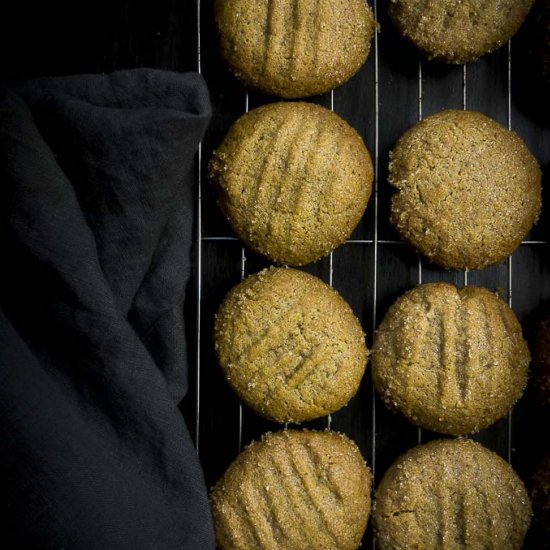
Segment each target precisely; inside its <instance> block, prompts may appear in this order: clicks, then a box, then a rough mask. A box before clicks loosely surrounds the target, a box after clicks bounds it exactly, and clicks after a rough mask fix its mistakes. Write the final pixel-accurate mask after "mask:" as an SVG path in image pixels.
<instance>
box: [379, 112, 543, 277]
mask: <svg viewBox="0 0 550 550" xmlns="http://www.w3.org/2000/svg"><path fill="white" fill-rule="evenodd" d="M388 179H389V182H390V183H391V185H392V186H393V187H395V189H396V190H397V191H396V193H395V194H394V195H393V197H392V200H391V222H392V224H393V225H394V227H395V228H396V229H397V230H398V231H399V233H401V235H402V236H403V237H404V238H405V239H406V240H407V241H408V242H409V243H411V244H412V245H413V246H414V247H415V248H416V249H417V250H419V251H420V252H421V253H422V254H423V255H424V256H425V257H426V258H428V259H429V260H430V261H431V262H433V263H435V264H438V265H441V266H443V267H446V268H449V269H483V268H485V267H487V266H489V265H493V264H496V263H498V262H500V261H502V260H504V259H505V258H507V257H508V256H509V255H510V254H511V253H512V252H513V251H514V250H515V249H516V248H517V247H518V246H519V245H520V244H521V241H522V239H523V238H524V237H525V235H526V234H527V233H528V232H529V230H530V229H531V227H532V225H533V224H534V223H535V222H536V220H537V218H538V215H539V212H540V208H541V171H540V168H539V166H538V163H537V161H536V159H535V158H534V157H533V155H531V153H530V152H529V151H528V149H527V147H526V146H525V144H524V143H523V141H522V140H521V139H520V138H519V137H518V136H517V135H516V134H515V133H513V132H511V131H509V130H507V129H506V128H504V127H503V126H501V125H500V124H499V123H497V122H496V121H494V120H492V119H490V118H488V117H486V116H485V115H482V114H481V113H477V112H472V111H454V110H448V111H442V112H440V113H438V114H436V115H433V116H430V117H428V118H426V119H424V120H422V121H421V122H419V123H418V124H416V125H415V126H413V127H412V128H410V129H409V130H408V131H407V132H405V134H403V136H401V138H399V140H398V141H397V144H396V145H395V148H394V149H393V151H392V152H391V153H390V166H389V177H388Z"/></svg>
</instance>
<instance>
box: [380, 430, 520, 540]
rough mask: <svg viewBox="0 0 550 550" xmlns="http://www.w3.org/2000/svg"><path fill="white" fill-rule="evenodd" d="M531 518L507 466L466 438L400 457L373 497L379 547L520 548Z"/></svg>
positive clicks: (438, 442) (430, 445)
mask: <svg viewBox="0 0 550 550" xmlns="http://www.w3.org/2000/svg"><path fill="white" fill-rule="evenodd" d="M530 520H531V503H530V502H529V496H528V494H527V491H526V489H525V487H524V485H523V483H522V482H521V480H520V479H519V477H518V476H517V474H516V473H515V472H514V470H512V468H511V466H510V465H509V464H508V463H507V462H505V461H504V460H503V459H502V458H500V457H499V456H498V455H497V454H495V453H493V452H491V451H489V450H488V449H486V448H484V447H483V446H481V445H480V444H478V443H474V442H473V441H470V440H467V439H445V440H443V439H440V440H436V441H431V442H430V443H427V444H426V445H419V446H418V447H415V448H414V449H411V450H410V451H408V452H407V453H406V454H404V455H402V456H401V457H399V458H398V459H397V460H396V461H395V462H394V463H393V465H392V466H391V467H390V468H389V470H388V471H387V472H386V474H385V475H384V478H383V479H382V482H381V483H380V485H379V487H378V490H377V492H376V496H375V503H374V507H373V525H374V533H375V537H376V543H377V548H379V549H380V550H389V549H391V550H399V549H407V548H449V549H451V548H453V549H455V548H456V549H458V548H499V549H504V548H506V549H509V550H513V549H519V548H521V545H522V542H523V538H524V536H525V533H526V532H527V529H528V527H529V523H530Z"/></svg>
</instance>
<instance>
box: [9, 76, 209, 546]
mask: <svg viewBox="0 0 550 550" xmlns="http://www.w3.org/2000/svg"><path fill="white" fill-rule="evenodd" d="M209 117H210V107H209V99H208V93H207V89H206V86H205V84H204V82H203V80H202V78H201V77H200V76H199V75H196V74H191V73H189V74H175V73H166V72H162V71H155V70H148V69H138V70H131V71H119V72H116V73H112V74H110V75H82V76H76V77H60V78H52V79H37V80H33V81H26V82H23V83H9V84H7V85H6V86H4V88H3V90H2V91H1V92H0V119H1V122H0V174H1V177H0V208H1V211H2V226H3V227H2V231H1V242H2V244H3V250H4V258H5V262H3V263H4V269H3V271H4V282H3V284H2V285H0V294H1V300H2V315H1V316H0V335H1V340H2V346H1V348H0V430H1V431H2V435H3V437H2V440H3V441H2V444H1V445H0V476H1V481H2V485H3V499H2V521H3V524H4V528H5V531H6V532H8V533H9V534H10V535H12V536H13V537H14V540H16V541H18V542H19V544H18V546H17V547H28V548H56V549H60V548H86V549H88V548H90V549H95V548H98V549H99V548H102V549H111V548H113V549H115V548H116V549H123V548H132V549H134V550H135V549H141V548H143V549H156V548H158V549H159V550H160V549H172V548H174V549H175V548H178V549H181V548H186V549H187V548H189V549H193V548H197V549H198V548H201V549H202V548H211V547H212V548H213V547H214V542H213V534H212V526H211V519H210V512H209V509H208V501H207V497H206V490H205V487H204V481H203V477H202V472H201V469H200V465H199V463H198V459H197V456H196V453H195V451H194V448H193V445H192V442H191V440H190V437H189V434H188V431H187V429H186V427H185V424H184V421H183V418H182V417H181V414H180V412H179V410H178V403H179V402H180V401H181V399H182V398H183V396H184V395H185V393H186V391H187V365H186V353H185V324H184V318H183V301H184V298H185V290H186V285H187V282H188V278H189V273H190V258H189V254H190V247H191V243H192V234H193V209H194V189H193V181H194V177H193V174H194V161H195V160H194V159H195V152H196V149H197V146H198V143H199V141H200V139H201V138H202V135H203V133H204V131H205V129H206V126H207V124H208V121H209Z"/></svg>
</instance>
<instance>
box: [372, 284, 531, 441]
mask: <svg viewBox="0 0 550 550" xmlns="http://www.w3.org/2000/svg"><path fill="white" fill-rule="evenodd" d="M371 362H372V367H371V368H372V377H373V382H374V385H375V387H376V390H377V391H378V393H379V394H380V396H381V398H382V399H383V400H384V402H385V403H386V405H387V406H388V407H390V408H391V409H393V410H396V411H398V412H399V413H401V414H402V415H404V416H405V417H406V418H407V419H408V420H410V421H411V422H413V423H414V424H417V425H418V426H421V427H423V428H427V429H430V430H433V431H436V432H440V433H447V434H453V435H461V434H467V433H471V432H477V431H479V430H480V429H482V428H485V427H487V426H490V425H491V424H493V423H494V422H496V421H497V420H498V419H500V418H502V417H503V416H505V415H506V414H507V412H508V411H509V410H510V408H511V407H512V405H513V404H514V403H515V402H516V401H517V399H518V398H519V397H520V396H521V394H522V393H523V390H524V389H525V385H526V383H527V375H528V367H529V350H528V347H527V344H526V342H525V341H524V339H523V337H522V333H521V326H520V324H519V323H518V321H517V319H516V317H515V315H514V313H513V311H512V310H511V309H510V308H509V307H508V305H507V304H505V303H504V302H503V301H502V300H501V299H500V298H498V297H497V296H496V295H495V294H492V293H490V292H489V291H487V290H485V289H482V288H478V287H475V286H467V287H465V288H463V289H461V290H458V289H457V288H456V287H455V286H453V285H450V284H446V283H429V284H424V285H420V286H418V287H416V288H414V289H412V290H410V291H408V292H406V293H405V294H404V295H403V296H401V297H400V298H398V299H397V301H396V302H395V303H394V304H393V305H392V306H391V307H390V309H389V311H388V313H387V314H386V316H385V318H384V320H383V321H382V323H381V324H380V326H379V328H378V330H377V332H376V334H375V338H374V344H373V351H372V357H371Z"/></svg>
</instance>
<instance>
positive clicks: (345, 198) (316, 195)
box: [210, 103, 373, 265]
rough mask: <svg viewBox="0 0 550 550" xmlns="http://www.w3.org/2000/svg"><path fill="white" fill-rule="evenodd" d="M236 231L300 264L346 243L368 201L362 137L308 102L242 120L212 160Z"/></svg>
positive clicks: (264, 250) (273, 107)
mask: <svg viewBox="0 0 550 550" xmlns="http://www.w3.org/2000/svg"><path fill="white" fill-rule="evenodd" d="M210 179H211V181H212V182H213V183H214V185H215V186H216V188H217V191H218V203H219V205H220V207H221V209H222V210H223V212H224V213H225V215H226V216H227V217H228V219H229V221H230V223H231V225H232V227H233V230H234V231H235V233H236V234H237V235H238V236H239V238H240V239H242V240H243V241H244V242H245V243H247V244H248V245H249V246H250V247H252V248H253V249H254V250H256V251H257V252H259V253H260V254H263V255H264V256H267V257H268V258H270V259H271V260H273V261H275V262H279V263H283V264H288V265H303V264H307V263H310V262H312V261H314V260H318V259H319V258H321V257H322V256H324V255H325V254H328V253H329V252H330V251H331V250H332V249H333V248H335V247H336V246H338V245H340V244H341V243H343V242H344V241H345V240H346V239H347V238H348V237H349V235H350V234H351V232H352V231H353V229H354V228H355V226H356V225H357V224H358V223H359V220H360V219H361V216H362V215H363V212H364V211H365V208H366V205H367V202H368V200H369V197H370V194H371V189H372V179H373V169H372V162H371V158H370V155H369V153H368V151H367V149H366V147H365V145H364V143H363V140H362V139H361V137H360V136H359V135H358V134H357V132H356V131H355V130H354V129H353V128H352V127H351V126H349V125H348V124H347V123H346V122H345V121H344V120H342V119H341V118H340V117H339V116H338V115H335V114H334V113H332V112H330V111H329V110H328V109H325V108H324V107H320V106H319V105H314V104H311V103H272V104H270V105H265V106H263V107H259V108H258V109H254V110H253V111H250V112H249V113H247V114H245V115H244V116H242V117H241V118H240V119H239V120H238V121H237V122H236V123H235V124H234V125H233V126H232V127H231V128H230V130H229V132H228V133H227V135H226V136H225V138H224V140H223V142H222V144H221V145H220V147H219V148H218V149H217V151H215V152H214V155H213V158H212V160H211V162H210Z"/></svg>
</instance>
